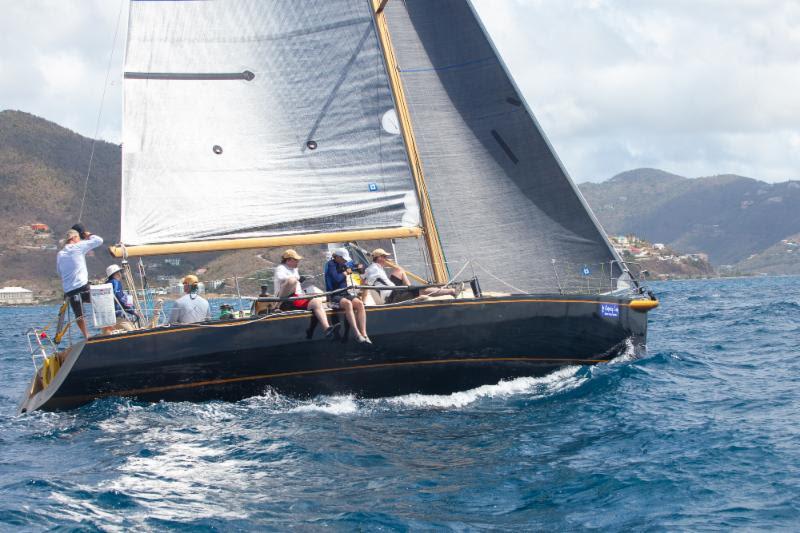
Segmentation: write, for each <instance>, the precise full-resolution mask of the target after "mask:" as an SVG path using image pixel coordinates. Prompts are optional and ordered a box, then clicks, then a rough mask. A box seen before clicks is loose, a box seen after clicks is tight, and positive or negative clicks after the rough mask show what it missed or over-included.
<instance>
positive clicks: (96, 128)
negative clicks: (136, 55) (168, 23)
mask: <svg viewBox="0 0 800 533" xmlns="http://www.w3.org/2000/svg"><path fill="white" fill-rule="evenodd" d="M124 5H125V2H124V0H120V2H119V11H118V12H117V25H116V26H115V27H114V39H113V40H112V41H111V52H110V53H109V54H108V66H106V81H105V83H104V84H103V94H102V96H101V97H100V109H98V110H97V122H96V123H95V125H94V136H93V137H92V151H91V153H90V154H89V168H87V169H86V179H85V180H84V182H83V198H81V210H80V212H79V213H78V222H80V221H81V219H82V218H83V208H84V206H85V205H86V192H87V191H88V190H89V175H90V174H91V172H92V163H93V162H94V149H95V146H96V145H97V133H98V131H99V130H100V119H101V117H102V116H103V103H104V102H105V99H106V90H107V89H108V77H109V75H110V74H111V61H112V60H113V59H114V48H116V45H117V34H118V33H119V21H120V19H121V18H122V6H124Z"/></svg>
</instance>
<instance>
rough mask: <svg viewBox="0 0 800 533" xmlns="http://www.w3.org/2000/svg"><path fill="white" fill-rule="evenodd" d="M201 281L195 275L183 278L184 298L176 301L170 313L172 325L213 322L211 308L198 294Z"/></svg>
mask: <svg viewBox="0 0 800 533" xmlns="http://www.w3.org/2000/svg"><path fill="white" fill-rule="evenodd" d="M199 285H200V280H199V279H197V276H195V275H194V274H189V275H188V276H186V277H185V278H183V292H184V293H185V294H184V295H183V296H181V297H180V298H178V299H177V300H175V303H174V304H173V305H172V310H171V311H170V313H169V323H170V324H193V323H195V322H202V321H204V320H211V306H210V305H208V302H207V301H206V299H205V298H203V297H202V296H200V295H199V294H198V290H199Z"/></svg>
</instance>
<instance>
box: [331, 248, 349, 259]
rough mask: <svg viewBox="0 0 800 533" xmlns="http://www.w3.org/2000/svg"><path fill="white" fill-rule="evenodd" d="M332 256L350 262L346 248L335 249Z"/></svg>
mask: <svg viewBox="0 0 800 533" xmlns="http://www.w3.org/2000/svg"><path fill="white" fill-rule="evenodd" d="M333 255H338V256H339V257H341V258H342V259H344V260H345V261H352V259H350V252H348V251H347V248H337V249H335V250H334V251H333Z"/></svg>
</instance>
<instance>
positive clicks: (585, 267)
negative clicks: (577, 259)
mask: <svg viewBox="0 0 800 533" xmlns="http://www.w3.org/2000/svg"><path fill="white" fill-rule="evenodd" d="M591 273H592V271H591V270H589V267H588V266H586V265H583V269H581V274H583V275H584V276H588V275H590V274H591Z"/></svg>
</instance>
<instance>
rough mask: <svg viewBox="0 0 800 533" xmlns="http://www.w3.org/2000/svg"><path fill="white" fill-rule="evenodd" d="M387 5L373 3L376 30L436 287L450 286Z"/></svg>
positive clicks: (379, 1) (382, 0)
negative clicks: (392, 36)
mask: <svg viewBox="0 0 800 533" xmlns="http://www.w3.org/2000/svg"><path fill="white" fill-rule="evenodd" d="M386 3H387V2H386V0H372V6H373V8H374V10H375V26H376V28H377V34H378V38H379V40H380V43H381V48H382V50H383V57H384V61H385V62H386V71H387V74H388V76H389V84H390V86H391V89H392V93H393V95H394V101H395V108H396V109H397V115H398V119H399V122H400V130H401V132H402V134H403V141H404V142H405V145H406V153H407V154H408V159H409V166H410V167H411V173H412V175H413V177H414V183H415V185H416V188H417V199H418V201H419V207H420V219H421V222H422V226H423V228H424V236H425V244H426V246H427V248H428V254H429V257H430V260H431V269H432V271H433V277H434V281H435V282H436V283H446V282H447V281H448V279H449V274H448V271H447V263H446V261H445V258H444V252H443V250H442V244H441V241H440V239H439V232H438V230H437V229H436V220H435V218H434V216H433V210H432V209H431V203H430V199H429V198H428V189H427V186H426V185H425V176H424V174H423V171H422V162H421V160H420V157H419V151H418V149H417V143H416V139H415V137H414V131H413V128H412V126H411V115H410V113H409V110H408V103H407V102H406V98H405V94H404V93H403V84H402V81H401V80H400V76H399V74H398V66H397V59H396V57H395V54H394V50H393V48H392V41H391V36H390V34H389V27H388V25H387V23H386V16H385V14H384V11H383V9H384V7H385V6H386Z"/></svg>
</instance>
